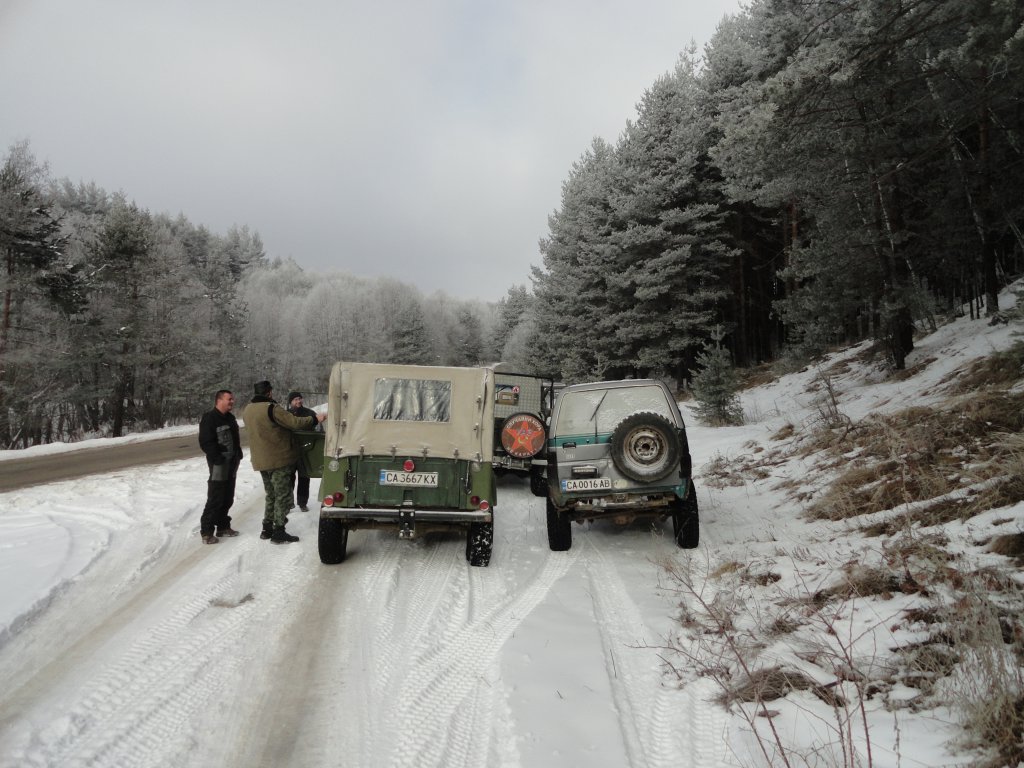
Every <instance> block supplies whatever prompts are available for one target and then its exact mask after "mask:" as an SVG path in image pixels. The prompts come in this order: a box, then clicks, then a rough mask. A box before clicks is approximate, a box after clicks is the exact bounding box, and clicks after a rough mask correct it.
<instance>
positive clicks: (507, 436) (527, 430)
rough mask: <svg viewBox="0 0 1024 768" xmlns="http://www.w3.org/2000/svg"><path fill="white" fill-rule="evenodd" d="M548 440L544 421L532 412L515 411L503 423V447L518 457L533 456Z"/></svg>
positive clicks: (510, 454)
mask: <svg viewBox="0 0 1024 768" xmlns="http://www.w3.org/2000/svg"><path fill="white" fill-rule="evenodd" d="M546 440H547V434H546V433H545V431H544V422H542V421H541V420H540V419H538V418H537V417H536V416H534V415H533V414H532V413H513V414H512V415H511V416H509V417H508V418H507V419H505V423H504V424H502V425H501V447H502V448H504V449H505V452H506V453H507V454H508V455H509V456H513V457H515V458H517V459H531V458H533V457H534V456H536V455H537V454H538V453H540V452H541V450H543V448H544V442H545V441H546Z"/></svg>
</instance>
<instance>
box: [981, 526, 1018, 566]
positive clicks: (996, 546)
mask: <svg viewBox="0 0 1024 768" xmlns="http://www.w3.org/2000/svg"><path fill="white" fill-rule="evenodd" d="M988 551H989V552H992V553H994V554H997V555H1003V556H1004V557H1012V558H1016V559H1017V560H1018V561H1021V560H1022V559H1024V533H1008V534H1004V535H1002V536H996V537H995V538H994V539H992V542H991V543H990V544H989V545H988Z"/></svg>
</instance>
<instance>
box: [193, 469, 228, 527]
mask: <svg viewBox="0 0 1024 768" xmlns="http://www.w3.org/2000/svg"><path fill="white" fill-rule="evenodd" d="M234 503H235V473H234V472H232V473H231V474H230V476H229V477H228V479H227V480H208V481H207V482H206V506H205V507H203V516H202V517H201V518H200V519H199V533H201V534H202V535H203V536H207V535H209V534H212V533H213V532H214V529H224V528H230V527H231V516H230V515H229V514H228V510H230V509H231V505H232V504H234Z"/></svg>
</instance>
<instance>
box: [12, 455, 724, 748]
mask: <svg viewBox="0 0 1024 768" xmlns="http://www.w3.org/2000/svg"><path fill="white" fill-rule="evenodd" d="M175 465H180V466H181V467H183V468H184V469H187V471H188V472H189V473H190V474H194V476H195V477H196V478H198V481H197V482H196V484H195V486H194V493H193V497H191V498H185V497H184V496H182V495H181V492H180V491H178V492H177V493H178V494H179V495H178V497H175V495H174V493H175V492H174V491H173V489H170V488H165V489H163V491H165V493H164V492H162V490H161V488H159V487H158V486H159V484H160V483H161V482H164V483H171V482H173V478H175V477H180V476H181V472H178V473H173V472H172V473H169V474H168V478H169V479H165V480H161V479H160V475H159V473H154V472H152V469H151V468H150V469H149V470H145V469H137V470H129V472H128V475H127V480H125V476H120V482H125V485H126V487H129V488H135V489H136V490H135V493H136V494H137V495H136V497H135V498H136V502H135V503H134V504H132V505H130V506H132V507H133V509H132V511H131V514H132V515H133V516H134V518H137V519H130V520H129V521H128V522H127V523H126V522H124V521H123V520H122V521H121V522H120V523H119V524H118V525H113V526H110V527H109V528H108V529H107V530H105V532H104V536H105V539H103V540H104V541H105V543H104V544H103V545H102V546H101V551H100V553H99V554H98V555H97V556H96V557H94V558H93V559H92V560H91V562H90V564H89V565H88V566H87V567H86V568H85V569H84V570H83V571H82V573H81V574H80V575H79V576H78V577H77V578H74V579H72V580H70V581H68V582H65V583H64V584H63V585H62V586H61V587H60V588H59V590H57V591H56V593H55V594H53V595H51V597H50V599H49V600H48V601H47V602H46V603H45V604H44V605H43V606H42V607H40V608H38V609H37V610H36V611H35V613H34V614H33V615H32V617H31V618H30V619H29V620H27V621H23V622H21V623H20V624H18V625H16V627H15V629H13V630H11V631H9V632H8V633H7V634H6V636H3V637H0V643H2V645H0V680H3V685H2V690H3V693H2V694H0V766H2V767H3V768H14V766H18V768H24V767H28V766H52V767H54V768H56V767H57V766H60V767H61V768H67V767H68V766H87V765H88V766H119V767H120V766H171V765H177V766H182V765H218V766H237V767H238V768H251V767H252V766H275V767H277V766H304V767H306V768H316V767H317V766H342V765H343V766H366V767H367V768H371V767H372V768H382V767H384V766H390V767H393V768H401V767H404V766H410V767H411V766H445V767H446V768H457V767H458V766H466V768H469V767H471V766H472V767H473V768H479V766H530V767H531V768H538V767H541V768H542V767H543V766H568V765H586V766H591V767H599V766H615V767H616V768H621V767H622V766H630V767H631V768H641V767H650V768H660V767H662V766H663V767H664V768H669V767H670V766H671V767H672V768H678V767H679V766H688V765H694V766H697V765H699V766H716V765H722V764H725V762H726V759H725V757H726V755H724V754H723V752H724V750H726V749H727V747H726V745H725V741H724V731H725V726H724V720H722V719H721V718H722V717H724V715H718V714H716V712H718V710H717V708H715V707H712V706H711V705H709V704H708V703H706V701H704V699H705V698H706V697H707V692H706V691H703V690H702V689H701V688H700V687H699V685H697V686H689V687H687V688H685V689H683V690H680V689H678V688H677V687H676V686H675V685H674V684H673V682H672V680H670V679H669V678H666V677H665V676H664V675H663V674H662V667H661V661H660V658H659V651H658V650H657V649H656V646H658V645H660V644H662V643H663V642H664V637H665V635H666V634H667V633H668V632H669V631H671V627H672V623H673V614H675V613H677V611H676V609H675V603H676V602H677V599H678V598H676V597H674V596H672V595H668V594H663V593H661V592H659V588H658V583H659V574H658V571H659V569H658V567H657V565H655V562H656V561H657V560H658V558H660V557H663V556H666V555H671V556H675V557H686V556H687V555H685V554H683V553H680V552H679V551H678V550H676V549H675V548H674V547H673V546H672V545H671V531H670V530H666V531H659V530H657V529H655V530H653V531H652V530H651V529H649V528H642V527H637V528H629V529H616V528H614V527H612V526H611V525H610V524H604V525H594V526H593V527H592V528H589V529H587V530H583V529H579V528H577V529H576V532H575V539H574V547H573V549H572V550H571V551H570V552H567V553H552V552H550V551H549V550H548V546H547V539H546V533H545V524H544V504H543V501H542V500H541V499H537V498H535V497H533V496H531V495H530V494H529V491H528V489H527V487H526V485H525V483H523V482H521V481H519V480H517V479H506V480H503V481H502V484H501V486H500V489H499V492H500V496H499V500H498V501H499V503H498V507H497V516H496V520H497V523H496V526H495V527H496V532H495V546H494V556H493V558H492V560H491V565H490V567H489V568H471V567H469V566H468V565H467V564H466V561H465V558H464V542H463V540H462V539H461V538H460V537H443V536H442V537H432V538H428V539H426V540H422V541H416V542H400V541H398V540H396V539H394V538H393V537H391V536H390V535H387V534H385V533H382V532H373V531H360V532H356V533H353V534H352V535H351V537H350V540H349V558H348V560H347V561H346V562H345V563H343V564H341V565H339V566H324V565H321V563H320V562H319V559H318V557H317V553H316V532H315V529H316V514H315V512H310V513H301V512H295V513H293V515H292V519H291V522H290V523H289V528H290V529H292V530H294V531H295V532H296V533H298V534H299V535H300V536H301V538H302V540H301V542H299V543H298V544H295V545H286V546H275V545H272V544H269V543H268V542H265V541H260V540H259V539H258V537H257V535H256V533H257V531H258V529H259V520H260V517H261V514H262V492H261V490H257V489H256V485H255V483H254V482H249V483H247V484H246V485H245V487H244V488H243V489H242V491H241V498H240V499H239V501H238V502H236V506H235V510H234V517H235V527H237V528H239V529H240V530H241V531H243V535H242V536H240V537H238V538H235V539H226V540H223V541H222V542H221V543H220V544H218V545H217V546H214V547H204V546H201V545H199V542H198V536H197V534H196V530H197V523H198V518H199V511H200V508H201V503H202V490H201V489H202V487H203V483H202V482H201V481H202V479H203V478H204V477H205V474H204V472H205V469H204V467H203V466H202V460H201V459H190V460H188V461H179V462H172V463H171V464H168V465H164V467H171V466H175ZM133 472H134V473H139V474H138V476H137V477H135V476H134V475H132V473H133ZM133 477H134V479H133ZM102 481H103V478H102V477H100V478H92V479H91V480H90V479H87V478H84V479H80V480H75V481H68V482H66V483H61V484H57V485H54V486H50V488H51V489H53V492H54V493H58V494H60V496H61V498H63V499H74V498H76V496H77V497H78V498H81V499H82V502H83V503H82V504H81V505H80V508H76V507H75V505H74V504H73V503H72V504H69V505H68V506H66V507H64V508H63V511H62V512H61V513H60V514H62V515H66V516H68V517H69V518H74V517H76V516H77V520H75V521H74V522H75V524H76V525H77V526H79V527H90V526H91V527H93V528H95V527H96V526H102V525H103V519H102V515H100V514H97V510H96V509H95V508H90V506H89V505H88V503H86V499H85V496H86V494H87V493H88V491H89V489H90V488H94V487H96V486H97V484H98V482H102ZM90 483H91V485H90ZM315 483H316V481H314V489H315ZM17 498H18V497H17V495H16V494H14V493H9V494H2V495H0V503H8V502H4V501H3V499H7V500H8V501H10V500H12V499H17ZM33 498H35V497H33ZM702 501H703V500H702ZM161 510H162V511H161ZM157 513H159V515H158V517H157V518H156V519H155V520H148V522H147V515H148V516H153V515H157ZM49 514H51V515H53V514H56V513H53V512H51V513H49ZM670 527H671V526H670V525H668V526H667V528H669V529H670ZM702 533H703V540H704V543H703V544H702V547H703V546H706V545H707V543H708V542H709V541H711V540H712V537H711V536H710V535H709V534H711V531H709V530H707V528H705V530H704V531H703V532H702ZM102 538H103V537H101V539H102ZM698 552H700V550H698ZM698 557H699V555H698Z"/></svg>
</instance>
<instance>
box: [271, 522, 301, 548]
mask: <svg viewBox="0 0 1024 768" xmlns="http://www.w3.org/2000/svg"><path fill="white" fill-rule="evenodd" d="M270 540H271V541H272V542H274V543H275V544H287V543H288V542H291V541H298V540H299V537H298V536H292V535H291V534H290V533H288V531H286V530H285V529H284V526H281V527H280V528H275V529H274V533H273V534H271V536H270Z"/></svg>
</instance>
